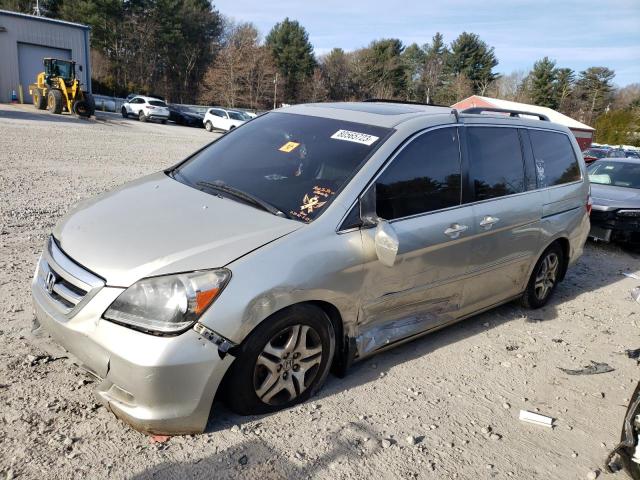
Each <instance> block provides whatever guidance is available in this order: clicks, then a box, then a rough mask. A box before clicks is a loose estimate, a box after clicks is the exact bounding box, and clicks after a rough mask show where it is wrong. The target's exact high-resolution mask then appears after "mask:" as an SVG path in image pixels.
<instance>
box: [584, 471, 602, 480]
mask: <svg viewBox="0 0 640 480" xmlns="http://www.w3.org/2000/svg"><path fill="white" fill-rule="evenodd" d="M598 475H600V470H591V471H590V472H589V473H587V480H596V478H598Z"/></svg>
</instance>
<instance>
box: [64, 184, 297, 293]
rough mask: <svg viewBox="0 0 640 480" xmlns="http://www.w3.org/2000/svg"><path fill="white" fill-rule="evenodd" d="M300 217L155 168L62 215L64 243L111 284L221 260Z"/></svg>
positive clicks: (284, 230)
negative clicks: (209, 190) (274, 212)
mask: <svg viewBox="0 0 640 480" xmlns="http://www.w3.org/2000/svg"><path fill="white" fill-rule="evenodd" d="M301 225H302V224H301V223H299V222H296V221H295V220H288V219H284V218H280V217H277V216H275V215H272V214H270V213H268V212H265V211H262V210H258V209H256V208H254V207H251V206H248V205H245V204H243V203H239V202H237V201H235V200H233V199H230V198H220V197H217V196H214V195H210V194H208V193H205V192H201V191H200V190H197V189H195V188H192V187H189V186H187V185H184V184H182V183H180V182H178V181H176V180H173V179H171V178H169V177H167V176H166V175H165V174H164V173H157V174H153V175H149V176H147V177H143V178H141V179H139V180H136V181H133V182H131V183H127V184H125V185H122V186H121V187H118V188H116V189H114V190H112V191H110V192H106V193H104V194H102V195H100V196H98V197H95V198H93V199H90V200H86V201H84V202H81V203H80V204H78V205H76V206H75V207H74V208H73V210H72V211H71V212H69V213H68V214H67V215H66V216H65V217H63V218H62V220H60V222H58V224H57V225H56V227H55V229H54V237H55V238H56V240H57V241H58V243H59V245H60V247H61V248H62V250H63V251H64V252H65V253H66V254H67V255H69V257H71V258H72V259H73V260H75V261H76V262H77V263H79V264H80V265H82V266H84V267H85V268H87V269H89V270H91V271H93V272H94V273H96V274H98V275H100V276H101V277H103V278H104V279H106V281H107V284H108V285H111V286H120V287H128V286H130V285H131V284H133V283H134V282H136V281H137V280H139V279H141V278H144V277H149V276H154V275H162V274H169V273H177V272H186V271H192V270H200V269H207V268H217V267H223V266H225V265H227V264H229V263H230V262H232V261H234V260H235V259H237V258H238V257H241V256H242V255H245V254H247V253H249V252H251V251H252V250H255V249H256V248H259V247H261V246H263V245H265V244H267V243H269V242H271V241H273V240H275V239H277V238H280V237H282V236H284V235H287V234H289V233H291V232H293V231H294V230H297V229H298V228H300V227H301Z"/></svg>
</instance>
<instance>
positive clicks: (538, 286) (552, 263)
mask: <svg viewBox="0 0 640 480" xmlns="http://www.w3.org/2000/svg"><path fill="white" fill-rule="evenodd" d="M559 266H560V260H559V258H558V255H557V254H556V253H555V252H549V253H548V254H547V255H546V256H545V257H544V259H543V260H542V262H540V267H539V268H538V273H537V275H536V281H535V285H534V288H535V292H536V297H537V298H538V300H544V299H545V298H547V296H548V295H549V293H551V290H553V287H554V285H555V283H556V279H557V276H558V270H559Z"/></svg>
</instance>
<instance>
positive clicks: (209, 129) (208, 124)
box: [204, 120, 213, 132]
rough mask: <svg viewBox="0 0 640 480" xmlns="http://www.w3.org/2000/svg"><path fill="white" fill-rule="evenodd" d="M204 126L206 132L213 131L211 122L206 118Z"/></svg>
mask: <svg viewBox="0 0 640 480" xmlns="http://www.w3.org/2000/svg"><path fill="white" fill-rule="evenodd" d="M204 128H205V130H206V131H207V132H213V125H212V124H211V122H210V121H208V120H207V122H206V123H205V124H204Z"/></svg>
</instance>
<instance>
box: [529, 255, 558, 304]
mask: <svg viewBox="0 0 640 480" xmlns="http://www.w3.org/2000/svg"><path fill="white" fill-rule="evenodd" d="M563 265H564V253H563V252H562V248H560V245H558V244H557V243H553V244H552V245H551V246H549V248H547V249H546V250H545V251H544V253H543V254H542V256H541V257H540V259H539V260H538V263H536V266H535V267H534V269H533V272H532V273H531V277H530V278H529V283H528V284H527V289H526V290H525V292H524V294H523V295H522V305H523V306H524V307H525V308H540V307H543V306H544V305H546V304H547V302H548V301H549V299H550V298H551V295H552V294H553V292H554V291H555V289H556V287H557V286H558V281H559V279H560V275H561V273H562V268H563Z"/></svg>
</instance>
